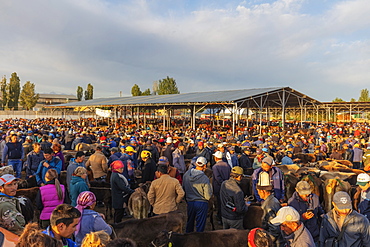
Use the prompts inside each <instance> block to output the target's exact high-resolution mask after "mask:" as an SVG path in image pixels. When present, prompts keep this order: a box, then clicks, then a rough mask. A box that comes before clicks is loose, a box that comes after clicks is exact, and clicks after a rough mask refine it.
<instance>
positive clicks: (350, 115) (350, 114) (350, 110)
mask: <svg viewBox="0 0 370 247" xmlns="http://www.w3.org/2000/svg"><path fill="white" fill-rule="evenodd" d="M349 122H352V104H350V105H349Z"/></svg>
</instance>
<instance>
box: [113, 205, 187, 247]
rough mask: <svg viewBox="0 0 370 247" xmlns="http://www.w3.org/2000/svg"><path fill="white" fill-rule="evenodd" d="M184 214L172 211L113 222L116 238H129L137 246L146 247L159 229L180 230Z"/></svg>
mask: <svg viewBox="0 0 370 247" xmlns="http://www.w3.org/2000/svg"><path fill="white" fill-rule="evenodd" d="M184 217H185V216H184V214H183V213H182V212H180V211H173V212H169V213H166V214H160V215H158V216H154V217H151V218H146V219H131V220H127V221H124V222H121V223H118V224H113V225H112V226H113V228H114V231H115V232H116V235H117V237H118V238H131V239H132V240H134V241H135V242H136V243H137V245H138V247H144V246H145V247H146V246H148V245H149V244H150V242H152V240H153V239H155V238H156V237H157V236H158V234H159V233H160V232H161V231H173V232H180V233H181V232H182V229H183V226H184V220H185V219H184Z"/></svg>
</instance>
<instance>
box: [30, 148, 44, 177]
mask: <svg viewBox="0 0 370 247" xmlns="http://www.w3.org/2000/svg"><path fill="white" fill-rule="evenodd" d="M44 159H45V158H44V152H43V151H41V150H40V152H39V153H36V152H35V151H31V152H29V153H28V154H27V161H26V164H27V169H26V170H27V175H35V172H36V171H37V168H39V164H40V162H41V161H43V160H44Z"/></svg>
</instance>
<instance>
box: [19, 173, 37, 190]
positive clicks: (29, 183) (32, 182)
mask: <svg viewBox="0 0 370 247" xmlns="http://www.w3.org/2000/svg"><path fill="white" fill-rule="evenodd" d="M33 187H37V181H36V176H32V177H30V178H27V179H24V180H23V179H20V180H19V182H18V189H27V188H33Z"/></svg>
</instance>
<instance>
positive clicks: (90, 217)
mask: <svg viewBox="0 0 370 247" xmlns="http://www.w3.org/2000/svg"><path fill="white" fill-rule="evenodd" d="M80 226H81V227H80V231H79V232H78V233H77V234H76V239H75V240H76V243H77V245H78V246H80V245H81V243H82V240H83V238H84V237H85V236H86V234H88V233H90V232H97V231H101V230H103V231H105V232H106V233H108V234H109V235H111V234H112V228H111V227H110V226H109V225H108V224H107V223H106V222H105V221H104V219H103V217H101V215H100V214H99V213H97V212H95V211H94V210H91V209H84V210H83V212H82V216H81V220H80Z"/></svg>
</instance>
